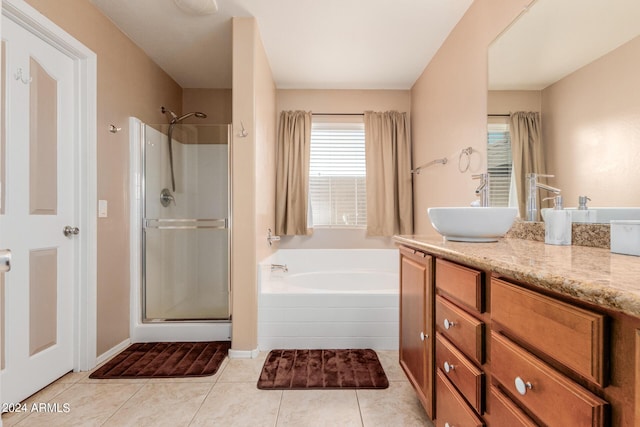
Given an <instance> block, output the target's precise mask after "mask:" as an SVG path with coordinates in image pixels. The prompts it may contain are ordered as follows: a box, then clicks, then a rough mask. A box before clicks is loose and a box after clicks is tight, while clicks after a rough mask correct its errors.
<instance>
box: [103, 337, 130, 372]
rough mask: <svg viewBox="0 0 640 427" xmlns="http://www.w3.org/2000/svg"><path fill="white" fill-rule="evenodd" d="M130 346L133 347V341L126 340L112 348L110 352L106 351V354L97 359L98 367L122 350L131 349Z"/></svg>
mask: <svg viewBox="0 0 640 427" xmlns="http://www.w3.org/2000/svg"><path fill="white" fill-rule="evenodd" d="M130 345H131V340H130V339H129V338H127V339H126V340H124V341H122V342H121V343H120V344H118V345H116V346H115V347H112V348H110V349H109V350H107V351H105V352H104V353H102V354H101V355H100V356H98V357H97V358H96V366H100V365H102V364H103V363H104V362H106V361H107V360H109V359H111V358H112V357H113V356H115V355H116V354H118V353H120V352H121V351H122V350H124V349H125V348H127V347H129V346H130Z"/></svg>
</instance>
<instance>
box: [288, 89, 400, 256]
mask: <svg viewBox="0 0 640 427" xmlns="http://www.w3.org/2000/svg"><path fill="white" fill-rule="evenodd" d="M277 102H278V105H277V110H278V115H279V114H280V112H281V111H286V110H305V111H312V112H316V113H362V112H364V111H367V110H371V111H389V110H397V111H401V112H407V113H411V91H408V90H320V89H313V90H301V89H279V90H278V91H277ZM277 245H278V247H280V248H283V249H296V248H306V249H316V248H322V249H325V248H330V249H333V248H345V249H351V248H392V247H394V244H393V242H392V241H391V239H390V238H381V237H367V236H366V231H365V230H364V229H339V230H333V229H322V228H316V229H314V231H313V234H312V235H311V236H285V237H283V238H282V241H281V242H280V243H278V244H277Z"/></svg>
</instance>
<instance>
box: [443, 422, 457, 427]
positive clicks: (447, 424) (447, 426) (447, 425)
mask: <svg viewBox="0 0 640 427" xmlns="http://www.w3.org/2000/svg"><path fill="white" fill-rule="evenodd" d="M444 427H455V426H452V425H451V424H449V423H444Z"/></svg>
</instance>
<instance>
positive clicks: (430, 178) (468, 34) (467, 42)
mask: <svg viewBox="0 0 640 427" xmlns="http://www.w3.org/2000/svg"><path fill="white" fill-rule="evenodd" d="M529 3H531V0H516V1H514V0H475V1H474V3H473V4H472V5H471V7H470V8H469V10H468V11H467V13H466V14H465V15H464V17H463V18H462V19H461V20H460V22H459V23H458V25H457V26H456V27H455V28H454V30H453V31H452V32H451V34H450V35H449V37H448V38H447V40H446V41H445V42H444V44H443V45H442V47H441V48H440V49H439V50H438V52H437V53H436V55H435V56H434V58H433V59H432V60H431V62H430V63H429V65H428V66H427V67H426V68H425V70H424V72H423V73H422V75H421V76H420V77H419V78H418V80H417V81H416V83H415V84H414V86H413V88H412V90H411V95H412V105H411V113H412V121H411V123H412V138H413V144H414V145H413V146H414V156H413V161H414V164H415V165H420V164H423V163H426V162H428V161H431V160H433V159H437V158H442V157H447V158H449V160H450V161H449V163H447V164H446V165H435V166H432V167H430V168H427V169H424V170H423V171H422V173H421V174H420V175H417V176H416V177H415V178H414V203H415V204H414V218H415V219H414V221H415V231H416V233H419V234H428V235H435V234H436V233H435V231H434V230H433V228H432V227H431V224H430V222H429V218H428V216H427V208H429V207H431V206H468V205H469V203H470V202H472V201H473V200H475V194H474V189H475V186H477V181H473V180H472V179H471V174H472V173H479V172H483V171H484V170H485V169H486V164H485V157H486V139H487V117H486V116H487V80H488V79H487V47H488V45H489V44H490V43H491V41H492V40H493V39H494V38H495V37H496V36H497V35H498V34H499V33H500V32H501V31H503V30H504V29H505V28H506V27H507V26H508V25H509V24H510V23H511V22H512V21H513V20H514V19H515V18H516V17H517V16H518V14H519V13H520V12H521V11H522V10H523V8H524V7H525V6H526V5H527V4H529ZM469 146H471V147H473V149H474V150H477V152H476V153H474V154H473V156H472V162H471V167H470V170H469V171H467V172H466V173H460V172H459V171H458V155H459V153H460V151H461V150H462V149H464V148H466V147H469Z"/></svg>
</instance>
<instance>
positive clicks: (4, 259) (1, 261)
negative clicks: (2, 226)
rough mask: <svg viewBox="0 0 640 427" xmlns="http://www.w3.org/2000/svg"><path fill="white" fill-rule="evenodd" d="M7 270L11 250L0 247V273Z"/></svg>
mask: <svg viewBox="0 0 640 427" xmlns="http://www.w3.org/2000/svg"><path fill="white" fill-rule="evenodd" d="M9 270H11V251H10V250H9V249H0V273H6V272H7V271H9Z"/></svg>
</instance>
